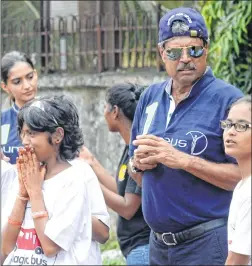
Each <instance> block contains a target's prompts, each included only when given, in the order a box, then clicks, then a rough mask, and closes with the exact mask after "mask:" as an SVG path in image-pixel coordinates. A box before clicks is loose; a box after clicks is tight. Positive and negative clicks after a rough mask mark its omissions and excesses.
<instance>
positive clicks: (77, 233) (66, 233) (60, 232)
mask: <svg viewBox="0 0 252 266" xmlns="http://www.w3.org/2000/svg"><path fill="white" fill-rule="evenodd" d="M77 178H78V176H76V179H77ZM81 181H82V182H72V183H70V184H69V185H68V186H66V187H64V188H62V190H61V191H60V193H59V196H58V197H57V200H56V202H55V204H54V207H53V209H52V211H51V213H49V220H48V222H47V224H46V228H45V235H47V236H48V237H49V238H50V239H51V240H52V241H53V242H55V243H56V244H57V245H58V246H60V247H61V248H62V249H64V250H65V251H68V250H69V249H70V248H71V246H72V245H73V242H74V241H75V240H76V239H77V240H78V239H79V240H81V241H82V243H84V242H85V246H83V254H82V256H87V255H88V254H87V253H88V249H89V247H90V244H91V210H90V201H89V197H88V193H87V184H86V183H85V182H84V181H83V180H81ZM84 253H85V254H84Z"/></svg>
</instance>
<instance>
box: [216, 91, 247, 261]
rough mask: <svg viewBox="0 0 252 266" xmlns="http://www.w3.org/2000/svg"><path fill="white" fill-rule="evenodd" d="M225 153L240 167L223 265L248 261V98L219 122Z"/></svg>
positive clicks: (242, 99)
mask: <svg viewBox="0 0 252 266" xmlns="http://www.w3.org/2000/svg"><path fill="white" fill-rule="evenodd" d="M221 127H222V128H223V129H224V132H223V138H224V144H225V152H226V154H228V155H230V156H232V157H234V158H235V159H236V160H237V162H238V165H239V168H240V171H241V174H242V180H241V181H240V182H239V183H238V184H237V186H236V188H235V190H234V192H233V198H232V201H231V205H230V210H229V218H228V247H229V252H228V257H227V260H226V265H248V264H249V265H250V262H251V95H249V96H245V97H243V98H241V99H239V100H238V101H236V102H235V103H234V104H233V105H232V106H231V109H230V111H229V114H228V117H227V120H225V121H221Z"/></svg>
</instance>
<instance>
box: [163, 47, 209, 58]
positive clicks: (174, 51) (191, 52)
mask: <svg viewBox="0 0 252 266" xmlns="http://www.w3.org/2000/svg"><path fill="white" fill-rule="evenodd" d="M183 49H186V51H187V54H188V56H191V57H193V58H198V57H201V56H202V55H203V52H204V47H203V46H188V47H174V48H169V49H167V50H165V53H166V55H167V57H168V59H170V60H172V61H175V60H178V59H179V58H180V57H181V55H182V51H183Z"/></svg>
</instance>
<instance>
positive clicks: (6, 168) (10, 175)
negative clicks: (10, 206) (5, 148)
mask: <svg viewBox="0 0 252 266" xmlns="http://www.w3.org/2000/svg"><path fill="white" fill-rule="evenodd" d="M15 178H17V172H16V168H15V167H14V166H13V165H12V164H10V163H7V162H6V161H4V160H1V209H3V208H4V206H5V204H6V202H7V197H8V195H9V193H11V187H12V185H13V182H14V180H15Z"/></svg>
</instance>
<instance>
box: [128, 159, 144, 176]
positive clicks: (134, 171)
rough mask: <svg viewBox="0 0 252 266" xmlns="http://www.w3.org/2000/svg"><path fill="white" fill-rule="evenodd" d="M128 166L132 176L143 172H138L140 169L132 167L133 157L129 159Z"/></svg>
mask: <svg viewBox="0 0 252 266" xmlns="http://www.w3.org/2000/svg"><path fill="white" fill-rule="evenodd" d="M129 166H130V168H131V172H132V173H133V174H136V173H141V172H143V171H142V170H140V169H138V168H136V167H135V166H133V157H131V158H130V159H129Z"/></svg>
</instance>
